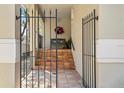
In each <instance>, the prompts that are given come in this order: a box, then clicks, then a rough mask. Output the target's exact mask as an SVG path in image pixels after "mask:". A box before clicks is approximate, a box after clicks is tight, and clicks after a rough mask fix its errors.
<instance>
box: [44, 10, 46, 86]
mask: <svg viewBox="0 0 124 93" xmlns="http://www.w3.org/2000/svg"><path fill="white" fill-rule="evenodd" d="M44 19H45V10H44ZM45 21H46V20H44V88H45V87H46V80H45V79H46V76H45V74H46V73H45V71H46V56H45V54H46V53H45V44H46V43H45Z"/></svg>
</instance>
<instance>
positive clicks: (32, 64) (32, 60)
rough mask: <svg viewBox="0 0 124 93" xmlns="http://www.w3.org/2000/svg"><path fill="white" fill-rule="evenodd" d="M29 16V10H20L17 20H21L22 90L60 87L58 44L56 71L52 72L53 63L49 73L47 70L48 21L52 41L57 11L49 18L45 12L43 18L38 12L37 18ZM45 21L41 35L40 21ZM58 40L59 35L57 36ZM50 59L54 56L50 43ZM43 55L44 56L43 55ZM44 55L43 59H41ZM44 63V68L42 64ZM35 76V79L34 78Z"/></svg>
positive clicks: (50, 13) (50, 14)
mask: <svg viewBox="0 0 124 93" xmlns="http://www.w3.org/2000/svg"><path fill="white" fill-rule="evenodd" d="M34 12H35V11H33V10H32V15H29V13H28V12H27V10H24V9H20V16H17V17H16V19H17V20H20V87H21V88H48V87H56V88H57V87H58V63H57V61H58V56H57V54H58V51H57V43H56V48H55V49H54V51H55V52H56V55H55V57H56V59H55V61H56V69H55V71H53V70H52V63H50V70H49V72H48V71H47V70H46V69H47V68H46V57H45V56H46V52H47V51H46V46H45V45H46V44H45V43H46V41H45V40H46V28H47V27H46V19H47V20H49V25H50V27H49V29H50V30H49V31H50V36H49V37H50V40H51V26H52V23H51V21H52V19H54V20H55V27H57V9H56V10H55V11H54V16H53V15H52V12H51V10H50V11H49V16H46V13H45V10H44V12H43V15H42V16H41V14H40V11H39V10H38V12H37V16H36V15H34ZM41 19H43V29H42V30H44V31H43V34H42V35H41V34H40V28H39V26H40V20H41ZM55 38H56V40H57V33H56V36H55ZM49 52H50V59H51V55H52V50H51V42H50V49H49ZM41 53H42V54H41ZM41 55H42V58H40V57H41ZM41 61H42V63H43V64H42V66H40V63H41ZM34 76H35V77H34Z"/></svg>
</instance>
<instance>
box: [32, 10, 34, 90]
mask: <svg viewBox="0 0 124 93" xmlns="http://www.w3.org/2000/svg"><path fill="white" fill-rule="evenodd" d="M32 16H33V10H32ZM33 41H34V40H33V18H32V88H33V61H34V60H33Z"/></svg>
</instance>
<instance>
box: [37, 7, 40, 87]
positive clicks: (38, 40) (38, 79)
mask: <svg viewBox="0 0 124 93" xmlns="http://www.w3.org/2000/svg"><path fill="white" fill-rule="evenodd" d="M37 24H38V26H37V31H38V32H37V39H38V40H37V44H38V45H37V46H38V88H39V87H40V85H39V83H40V81H39V62H40V61H39V57H40V56H39V55H40V52H39V9H38V21H37Z"/></svg>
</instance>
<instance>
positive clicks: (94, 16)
mask: <svg viewBox="0 0 124 93" xmlns="http://www.w3.org/2000/svg"><path fill="white" fill-rule="evenodd" d="M93 11H94V17H95V16H96V11H95V9H94V10H93ZM94 82H95V87H96V19H95V18H94Z"/></svg>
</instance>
